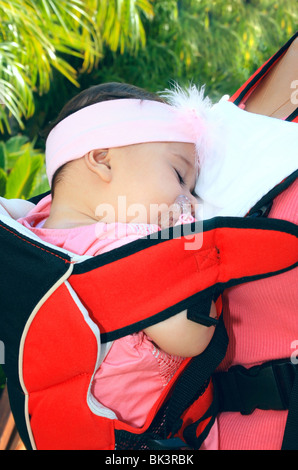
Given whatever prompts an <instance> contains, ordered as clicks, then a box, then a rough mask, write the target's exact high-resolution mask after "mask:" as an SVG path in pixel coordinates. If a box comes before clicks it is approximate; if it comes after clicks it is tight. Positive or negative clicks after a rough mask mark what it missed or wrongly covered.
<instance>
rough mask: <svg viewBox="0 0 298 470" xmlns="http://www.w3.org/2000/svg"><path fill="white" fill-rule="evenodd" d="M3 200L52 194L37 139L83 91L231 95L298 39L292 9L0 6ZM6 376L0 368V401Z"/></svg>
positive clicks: (263, 2)
mask: <svg viewBox="0 0 298 470" xmlns="http://www.w3.org/2000/svg"><path fill="white" fill-rule="evenodd" d="M0 20H1V21H0V196H4V197H7V198H26V199H28V198H30V197H32V196H34V195H37V194H40V193H42V192H44V191H46V190H48V183H47V180H46V177H45V171H44V141H43V140H42V139H41V137H40V136H39V132H40V130H42V129H43V128H44V127H45V126H46V124H47V123H48V122H49V121H51V120H52V119H54V118H55V117H56V116H57V114H58V112H59V111H60V109H61V108H62V106H63V105H64V104H65V103H66V102H67V101H68V100H69V99H70V98H71V97H72V96H74V95H75V94H77V93H78V92H79V91H80V90H81V89H84V88H87V87H89V86H92V85H94V84H98V83H102V82H107V81H120V82H128V83H132V84H134V85H137V86H140V87H144V88H146V89H148V90H150V91H161V90H163V89H165V88H168V87H170V86H171V83H173V81H178V82H179V83H180V84H182V85H184V84H186V85H187V84H188V83H189V82H193V83H195V84H197V85H200V86H201V85H206V93H207V94H208V95H209V96H210V97H211V99H212V100H217V99H218V98H219V97H221V96H222V95H223V94H229V95H231V94H233V93H234V92H235V91H236V90H237V89H238V88H239V87H240V86H241V85H242V84H243V82H244V81H245V80H246V79H247V78H249V76H250V75H251V74H252V73H253V72H254V71H255V70H256V69H257V68H258V67H259V66H260V65H261V64H262V63H263V62H265V61H266V60H267V59H268V58H269V57H270V56H271V55H273V54H274V53H275V52H276V51H277V50H278V49H279V48H280V47H281V46H282V45H283V44H284V43H285V42H286V41H287V40H288V39H289V38H290V37H291V36H292V35H293V34H294V33H295V31H296V29H297V24H298V6H297V1H296V0H282V1H281V0H180V1H177V0H84V1H83V0H35V1H33V0H0ZM3 384H4V376H3V372H2V370H1V366H0V393H1V387H2V388H3Z"/></svg>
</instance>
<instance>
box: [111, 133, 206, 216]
mask: <svg viewBox="0 0 298 470" xmlns="http://www.w3.org/2000/svg"><path fill="white" fill-rule="evenodd" d="M109 151H110V152H112V161H113V166H114V171H113V179H112V182H111V183H112V185H111V186H110V190H112V191H113V196H114V198H115V199H114V200H115V203H116V199H117V198H118V204H117V206H118V208H119V197H120V198H121V200H122V206H123V207H122V209H124V204H125V206H126V207H125V209H126V210H125V212H126V220H124V219H123V213H121V214H120V211H119V213H118V214H117V215H116V217H117V219H118V221H122V222H134V223H153V224H156V223H158V220H159V218H160V214H162V213H165V212H167V211H168V210H170V209H171V207H173V204H174V203H175V200H176V198H177V197H178V196H180V195H183V196H186V197H187V198H188V199H189V200H190V203H191V204H192V205H193V207H194V205H195V203H196V199H195V197H194V196H193V194H192V193H193V190H194V186H195V182H196V176H197V171H198V168H197V163H196V162H197V156H196V152H195V146H194V145H193V144H189V143H179V142H178V143H177V142H173V143H172V142H170V143H167V142H157V143H155V142H154V143H144V144H136V145H130V146H127V147H121V148H115V149H110V150H109ZM113 157H114V158H113Z"/></svg>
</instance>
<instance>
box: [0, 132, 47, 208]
mask: <svg viewBox="0 0 298 470" xmlns="http://www.w3.org/2000/svg"><path fill="white" fill-rule="evenodd" d="M48 189H49V186H48V183H47V180H46V175H45V172H44V154H43V153H41V152H40V151H38V150H36V149H34V144H33V143H32V142H29V141H28V137H26V136H22V135H16V136H14V137H11V138H10V139H9V140H8V141H7V142H5V143H4V142H0V196H4V197H6V198H8V199H14V198H22V199H28V198H30V197H32V196H34V195H36V194H39V193H42V192H44V191H47V190H48Z"/></svg>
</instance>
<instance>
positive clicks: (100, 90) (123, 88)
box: [40, 82, 165, 197]
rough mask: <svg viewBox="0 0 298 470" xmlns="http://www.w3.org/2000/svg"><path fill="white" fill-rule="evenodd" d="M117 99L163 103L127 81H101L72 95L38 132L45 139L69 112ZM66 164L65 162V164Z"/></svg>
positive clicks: (58, 173) (58, 176)
mask: <svg viewBox="0 0 298 470" xmlns="http://www.w3.org/2000/svg"><path fill="white" fill-rule="evenodd" d="M119 99H140V100H151V101H159V102H160V103H165V100H164V99H163V98H161V97H160V96H159V95H157V94H155V93H152V92H150V91H147V90H144V89H142V88H139V87H137V86H134V85H130V84H127V83H117V82H110V83H102V84H100V85H94V86H92V87H90V88H87V89H85V90H83V91H81V93H79V94H78V95H76V96H74V97H73V98H72V99H71V100H70V101H68V102H67V103H66V104H65V106H64V107H63V108H62V110H61V111H60V113H59V115H58V117H57V118H56V119H55V120H54V121H52V122H50V123H49V125H48V126H47V127H46V128H45V129H44V130H43V131H42V132H41V133H40V134H41V136H42V137H43V138H44V139H47V137H48V135H49V133H50V132H51V130H52V129H53V128H54V127H55V126H56V125H57V124H58V123H59V122H60V121H62V120H63V119H65V118H67V117H68V116H70V115H71V114H73V113H75V112H76V111H79V110H81V109H83V108H85V107H86V106H91V105H92V104H96V103H100V102H101V101H110V100H119ZM65 165H67V164H65ZM65 165H62V166H61V167H60V168H58V170H57V171H56V172H55V174H54V176H53V179H52V197H53V196H54V189H55V185H56V184H57V182H58V181H59V180H61V177H62V172H63V169H64V167H65Z"/></svg>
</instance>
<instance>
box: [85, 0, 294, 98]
mask: <svg viewBox="0 0 298 470" xmlns="http://www.w3.org/2000/svg"><path fill="white" fill-rule="evenodd" d="M297 21H298V9H297V2H295V1H293V0H284V1H283V2H277V1H276V0H262V1H261V0H246V1H245V0H183V1H174V0H155V1H154V17H153V19H152V20H150V21H149V20H148V19H144V29H145V33H146V37H147V42H146V47H145V48H144V49H141V50H139V51H138V54H137V56H136V55H134V54H131V53H130V52H126V53H125V54H123V55H119V53H118V54H117V53H111V52H110V51H109V50H106V51H105V54H104V57H103V59H102V60H101V61H100V62H99V66H98V69H97V70H94V72H93V73H92V76H91V78H92V80H93V82H98V81H106V80H107V79H108V80H109V79H114V80H123V81H128V82H132V83H134V84H136V85H139V86H143V87H145V88H148V89H150V90H153V91H156V90H161V89H164V88H165V87H168V86H169V85H170V83H171V82H172V81H178V82H179V83H180V84H188V83H189V82H190V81H192V82H194V83H197V84H199V85H203V84H206V90H207V92H208V93H209V94H211V96H212V98H214V99H217V98H218V97H219V96H221V95H223V94H226V93H228V94H232V93H233V92H234V91H236V90H237V89H238V88H239V87H240V86H241V85H242V83H244V81H245V80H247V79H248V77H249V76H250V75H251V74H252V73H253V72H254V71H255V70H256V69H257V68H258V67H259V66H260V65H261V64H262V63H263V62H264V61H265V60H267V59H268V58H269V57H270V56H271V55H273V54H274V53H275V52H276V51H277V50H278V49H279V48H280V47H281V46H282V45H283V44H284V43H285V42H286V41H287V40H288V39H289V38H290V36H291V35H292V34H294V32H295V27H296V25H297Z"/></svg>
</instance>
